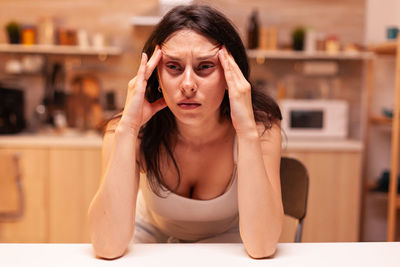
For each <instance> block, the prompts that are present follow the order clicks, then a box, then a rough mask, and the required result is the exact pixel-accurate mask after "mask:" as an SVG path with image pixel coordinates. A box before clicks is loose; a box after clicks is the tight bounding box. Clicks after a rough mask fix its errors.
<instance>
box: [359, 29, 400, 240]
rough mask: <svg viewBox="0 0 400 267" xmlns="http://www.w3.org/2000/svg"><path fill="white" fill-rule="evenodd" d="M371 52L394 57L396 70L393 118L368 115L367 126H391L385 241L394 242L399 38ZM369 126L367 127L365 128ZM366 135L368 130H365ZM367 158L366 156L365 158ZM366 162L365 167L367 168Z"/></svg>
mask: <svg viewBox="0 0 400 267" xmlns="http://www.w3.org/2000/svg"><path fill="white" fill-rule="evenodd" d="M369 50H370V51H371V52H373V53H374V54H376V55H392V56H395V60H396V70H395V77H394V78H395V88H394V93H393V99H394V102H395V103H394V109H393V118H384V117H383V116H381V117H376V116H372V115H371V114H369V115H368V124H369V125H370V124H377V125H391V132H392V136H391V151H390V153H391V155H390V158H391V159H390V161H391V162H390V180H389V192H388V193H387V195H388V217H387V241H394V239H395V236H396V216H397V210H398V209H400V196H399V194H398V193H397V176H398V172H399V166H398V162H399V157H400V151H399V146H400V53H399V52H398V51H400V37H398V38H397V41H390V42H385V43H382V44H377V45H373V46H371V47H370V48H369ZM367 71H368V72H367V79H368V81H367V85H368V90H367V102H368V103H367V110H368V111H370V110H371V108H370V106H371V98H372V91H373V86H372V84H373V73H374V64H373V61H372V60H369V63H368V70H367ZM368 127H369V126H368V125H367V128H368ZM367 133H368V130H367ZM365 140H366V141H365V142H366V145H365V146H366V147H368V138H367V137H366V138H365ZM366 151H367V152H368V149H366ZM365 158H366V159H367V158H368V157H367V156H366V157H365ZM367 164H368V163H367V162H366V164H365V165H366V166H367Z"/></svg>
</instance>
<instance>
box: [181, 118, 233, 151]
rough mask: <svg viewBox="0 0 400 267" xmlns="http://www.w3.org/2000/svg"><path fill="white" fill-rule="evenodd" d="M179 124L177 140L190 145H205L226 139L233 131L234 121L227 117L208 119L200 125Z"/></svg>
mask: <svg viewBox="0 0 400 267" xmlns="http://www.w3.org/2000/svg"><path fill="white" fill-rule="evenodd" d="M176 124H177V131H178V134H177V142H178V143H181V144H185V145H190V146H203V145H208V144H212V143H214V142H216V141H217V142H218V141H220V140H221V139H226V138H227V137H229V136H230V135H231V133H233V131H234V130H233V126H232V122H231V121H230V120H229V119H227V118H221V119H218V120H214V121H207V122H206V123H201V124H198V125H187V124H183V123H180V122H178V121H177V122H176Z"/></svg>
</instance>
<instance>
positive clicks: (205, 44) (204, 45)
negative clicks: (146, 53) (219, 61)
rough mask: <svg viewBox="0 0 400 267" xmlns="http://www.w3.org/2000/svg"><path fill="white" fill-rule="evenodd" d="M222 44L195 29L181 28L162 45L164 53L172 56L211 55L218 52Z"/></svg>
mask: <svg viewBox="0 0 400 267" xmlns="http://www.w3.org/2000/svg"><path fill="white" fill-rule="evenodd" d="M219 49H220V45H219V44H218V43H217V42H216V41H213V40H210V38H207V37H205V36H204V35H201V34H199V33H197V32H195V31H193V30H187V29H186V30H180V31H177V32H175V33H173V34H172V35H171V36H170V37H168V38H167V40H166V41H165V42H164V43H163V44H162V45H161V50H162V51H163V53H164V54H168V55H171V56H176V57H179V56H183V55H187V54H188V53H191V54H195V55H196V56H200V57H202V56H209V55H213V54H216V53H217V51H218V50H219Z"/></svg>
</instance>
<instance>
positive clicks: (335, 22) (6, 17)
mask: <svg viewBox="0 0 400 267" xmlns="http://www.w3.org/2000/svg"><path fill="white" fill-rule="evenodd" d="M201 3H205V4H210V5H212V6H214V7H216V8H218V9H220V10H222V11H223V12H224V13H225V14H226V15H227V16H228V17H230V18H231V20H232V21H233V22H234V24H235V25H236V26H237V28H238V30H239V32H240V33H241V35H242V37H243V39H244V40H245V39H246V27H247V20H248V17H249V15H250V12H251V11H252V9H253V8H258V9H259V11H260V20H261V24H262V25H264V26H275V27H277V28H278V29H279V32H278V41H279V43H281V44H288V43H290V32H291V31H292V29H293V28H294V27H296V26H299V25H304V26H308V27H312V28H314V29H315V30H317V31H320V32H323V33H326V34H336V35H338V36H340V39H341V41H342V42H343V43H358V44H362V43H363V41H364V26H365V2H364V0H352V1H346V0H339V1H318V0H291V1H279V0H270V1H260V0H250V1H244V0H241V1H239V0H233V1H229V0H216V1H201ZM157 6H158V1H157V0H148V1H128V0H115V1H107V0H98V1H91V0H70V1H52V0H40V1H29V0H19V1H15V0H2V1H0V27H1V28H3V26H4V25H5V24H6V23H7V22H8V21H10V20H12V19H15V20H17V21H19V22H21V23H27V24H35V23H36V22H37V21H38V19H39V18H40V17H46V16H47V17H48V16H50V17H55V18H57V20H58V21H59V23H60V25H63V26H65V27H70V28H75V29H85V30H87V31H88V32H89V34H95V33H102V34H104V35H105V36H106V37H107V40H108V41H109V43H110V44H113V45H117V46H120V47H122V48H123V49H124V54H123V55H122V56H120V57H116V58H110V59H109V60H107V61H106V62H105V63H101V62H100V64H99V62H98V61H97V59H96V58H88V57H83V58H82V57H81V58H76V57H67V58H56V59H55V60H65V62H66V66H67V84H66V89H67V91H68V90H69V89H70V85H71V80H72V79H73V78H74V77H75V75H78V74H84V75H91V74H93V75H95V76H97V77H98V78H99V79H100V82H101V88H102V90H103V91H109V90H114V91H116V93H117V104H118V106H119V107H122V105H123V103H124V98H125V88H126V85H127V83H128V81H129V80H130V79H131V78H132V77H134V75H135V73H136V70H137V66H138V59H139V54H140V53H139V52H140V49H141V48H142V46H143V44H144V41H145V38H146V37H147V36H148V34H149V33H150V31H151V28H150V27H133V26H132V25H130V23H129V19H130V18H131V17H132V16H134V15H142V14H147V13H151V12H152V10H154V9H156V8H157ZM4 42H6V36H5V32H4V30H1V31H0V43H4ZM0 57H2V58H1V59H2V60H0V68H1V69H4V62H5V59H9V58H10V56H8V57H7V56H4V54H3V55H0ZM52 59H53V60H54V58H52ZM1 62H2V63H1ZM1 69H0V79H1V78H2V77H3V78H4V73H2V72H1ZM276 69H279V70H282V69H283V72H285V68H284V67H281V68H279V67H276ZM261 71H262V69H261ZM255 72H256V71H255ZM283 74H285V73H282V75H283ZM279 75H280V73H276V75H275V76H277V77H279ZM7 78H8V80H10V79H11V80H13V81H14V82H15V83H18V84H20V86H21V87H23V88H25V91H26V96H27V99H28V102H27V105H26V106H27V110H26V113H27V118H28V121H31V119H32V116H33V115H32V114H33V109H34V107H35V106H36V105H37V104H38V103H39V102H40V100H41V97H42V94H43V89H42V88H43V84H44V81H43V79H42V77H39V76H32V75H31V76H29V77H15V76H13V77H7ZM357 81H358V82H359V80H357ZM277 82H278V80H273V81H270V82H269V84H270V85H271V88H272V89H273V88H275V87H276V84H277ZM358 87H359V86H358ZM358 91H359V88H356V90H355V91H354V92H355V94H354V95H355V96H354V97H357V95H358Z"/></svg>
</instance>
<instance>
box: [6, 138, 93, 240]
mask: <svg viewBox="0 0 400 267" xmlns="http://www.w3.org/2000/svg"><path fill="white" fill-rule="evenodd" d="M2 141H4V140H1V138H0V150H1V151H6V152H10V153H19V154H20V155H21V169H22V170H21V171H22V184H23V188H24V194H25V197H26V199H25V203H26V205H25V213H24V215H23V217H22V218H21V219H19V220H16V221H10V222H0V243H2V242H34V243H42V242H51V243H81V242H85V243H87V242H90V239H89V233H88V228H87V222H86V218H87V211H88V207H89V204H90V201H91V199H92V198H93V196H94V194H95V192H96V190H97V188H98V186H99V182H100V176H101V139H99V140H97V141H95V144H94V145H93V144H92V145H88V146H86V145H76V144H75V145H74V144H72V145H68V144H67V143H66V144H64V145H62V143H61V145H60V142H59V141H60V140H55V141H56V142H53V143H51V144H47V143H46V142H48V141H46V140H39V139H38V140H29V141H32V144H31V143H30V142H25V144H24V143H21V144H16V145H13V144H12V142H8V143H7V142H5V141H4V142H2ZM81 142H82V143H84V142H85V140H82V141H81ZM10 143H11V145H10ZM15 143H18V142H15ZM92 143H93V142H92Z"/></svg>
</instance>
